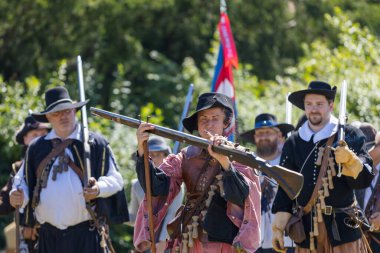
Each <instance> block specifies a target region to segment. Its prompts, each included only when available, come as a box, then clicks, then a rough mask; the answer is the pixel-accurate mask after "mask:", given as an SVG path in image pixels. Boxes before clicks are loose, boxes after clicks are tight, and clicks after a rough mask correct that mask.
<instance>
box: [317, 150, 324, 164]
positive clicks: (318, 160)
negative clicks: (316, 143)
mask: <svg viewBox="0 0 380 253" xmlns="http://www.w3.org/2000/svg"><path fill="white" fill-rule="evenodd" d="M324 151H325V148H324V147H319V151H318V158H317V161H315V165H318V166H319V165H321V164H322V157H323V152H324Z"/></svg>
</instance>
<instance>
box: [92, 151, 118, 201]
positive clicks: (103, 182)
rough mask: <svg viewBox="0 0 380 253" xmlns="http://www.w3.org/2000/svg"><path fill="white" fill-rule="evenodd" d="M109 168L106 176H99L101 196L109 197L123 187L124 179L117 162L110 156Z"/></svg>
mask: <svg viewBox="0 0 380 253" xmlns="http://www.w3.org/2000/svg"><path fill="white" fill-rule="evenodd" d="M108 159H109V169H108V173H107V175H106V176H102V177H99V179H98V186H99V198H107V197H109V196H111V195H113V194H115V193H116V192H118V191H121V190H122V189H123V185H124V181H123V178H122V176H121V174H120V172H119V171H117V169H116V164H115V162H114V160H113V158H112V157H111V155H110V156H109V158H108Z"/></svg>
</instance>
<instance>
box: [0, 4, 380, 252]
mask: <svg viewBox="0 0 380 253" xmlns="http://www.w3.org/2000/svg"><path fill="white" fill-rule="evenodd" d="M218 5H219V2H218V1H202V0H192V1H189V0H185V1H172V0H171V1H163V0H159V1H154V2H152V1H147V0H121V1H116V0H79V1H72V0H69V1H64V2H54V1H48V0H39V1H32V2H30V1H26V0H21V1H2V2H0V59H1V61H0V73H1V77H0V90H1V94H0V113H1V117H0V144H1V146H0V155H1V157H2V159H1V161H0V168H1V176H0V183H3V182H5V180H6V179H7V176H8V173H9V169H10V164H11V162H12V161H15V160H18V159H19V157H20V154H21V152H20V151H21V150H20V147H18V146H17V145H16V144H15V141H14V134H15V132H16V130H17V129H18V128H19V126H20V125H21V123H22V121H23V119H24V118H25V116H26V115H27V113H28V110H29V109H32V110H34V111H40V110H42V109H43V108H44V98H43V92H44V91H45V90H46V89H47V88H49V87H53V86H56V85H65V86H66V87H67V88H68V89H69V91H70V94H71V96H72V98H73V99H77V98H78V91H77V84H76V83H77V73H76V72H77V70H76V61H75V60H76V56H77V55H78V54H81V55H82V59H83V68H84V78H85V86H86V96H87V98H90V102H89V106H96V107H99V108H104V109H106V110H110V111H113V112H116V113H121V114H124V115H127V116H131V117H137V115H138V114H140V115H142V119H143V120H144V119H146V117H147V116H148V115H153V116H154V117H152V118H151V120H150V121H151V122H153V123H155V124H159V125H163V126H167V127H171V128H174V129H175V128H177V126H178V123H179V121H180V115H181V112H182V107H183V104H184V102H185V94H186V93H187V89H188V86H189V84H190V83H193V84H194V86H195V92H194V95H193V101H196V97H197V96H198V95H199V94H200V93H203V92H206V91H209V90H210V86H211V85H210V83H211V80H212V76H213V74H214V65H215V62H216V56H217V53H218V48H219V41H218V38H217V33H216V25H217V22H218V19H219V6H218ZM335 6H340V7H342V9H343V10H344V12H343V11H342V10H340V9H339V8H335ZM378 8H379V4H378V3H377V2H376V1H365V0H358V1H349V0H333V1H324V0H310V1H299V0H294V1H277V0H268V1H251V0H236V1H229V2H228V14H229V16H230V19H231V25H232V30H233V33H234V37H235V40H236V45H237V50H238V53H239V59H240V65H239V69H238V70H235V71H234V74H235V86H236V97H237V105H238V113H239V117H238V122H239V130H240V132H242V131H243V130H247V129H251V128H252V126H253V123H254V118H255V117H256V115H257V114H259V113H262V112H270V113H274V114H276V115H277V117H278V119H279V121H284V120H285V101H286V96H287V93H288V92H291V91H295V90H299V89H303V88H305V87H306V85H307V83H308V82H309V81H311V80H314V79H322V80H326V81H328V82H330V83H331V84H334V85H337V86H338V90H339V88H340V84H341V82H342V80H343V79H346V80H347V81H348V83H349V98H348V112H349V113H350V121H352V120H357V119H359V120H365V121H369V122H372V123H374V124H375V125H376V126H379V125H380V124H379V123H380V122H379V118H378V117H377V115H378V113H379V110H380V108H379V107H380V106H379V104H380V103H379V102H380V101H379V91H378V90H379V84H378V83H379V78H380V77H379V75H380V74H379V73H380V71H379V67H378V66H379V54H380V51H379V50H380V47H379V46H380V45H379V41H378V39H377V37H376V33H375V32H378V31H379V29H378V27H379V24H380V18H379V16H378V15H375V13H377V12H376V10H377V9H378ZM351 20H354V21H351ZM363 25H368V27H369V28H366V27H365V26H363ZM336 102H337V103H338V102H339V98H337V101H336ZM194 108H195V104H192V105H191V110H190V113H191V111H193V109H194ZM335 108H337V106H336V107H335ZM301 113H302V112H301V111H300V110H298V109H295V108H294V109H293V122H294V123H295V122H296V120H297V118H298V117H299V116H300V115H301ZM335 113H336V114H337V113H338V111H337V110H336V111H335ZM89 123H90V129H91V130H95V131H98V132H100V133H102V134H103V135H104V136H105V137H106V138H107V139H108V140H109V141H110V145H111V147H112V148H113V151H114V153H115V156H116V158H117V161H118V165H119V168H120V170H121V172H122V174H123V177H124V179H125V187H126V192H127V196H128V197H129V191H130V185H129V183H130V180H131V179H132V178H133V177H135V176H136V175H135V172H134V162H133V159H132V158H131V155H132V153H133V152H135V150H136V138H135V130H134V129H131V128H129V127H126V126H123V125H120V124H116V123H114V122H111V121H108V120H105V119H101V118H95V117H90V118H89ZM6 219H8V220H9V217H7V218H6ZM8 220H6V221H8ZM0 222H4V219H2V220H1V221H0ZM131 230H132V229H131V228H127V227H125V226H124V225H121V226H117V227H115V229H114V230H113V232H112V233H113V234H112V236H113V240H114V242H115V247H116V248H117V250H118V251H121V252H124V251H126V250H127V249H130V248H131V238H132V234H131V233H132V231H131ZM0 246H2V244H1V241H0Z"/></svg>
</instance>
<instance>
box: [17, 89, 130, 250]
mask: <svg viewBox="0 0 380 253" xmlns="http://www.w3.org/2000/svg"><path fill="white" fill-rule="evenodd" d="M45 102H46V108H45V110H44V111H42V112H41V113H33V114H32V116H33V118H35V119H36V120H37V121H39V122H49V123H50V124H51V126H52V131H51V132H50V133H48V134H47V135H46V136H43V137H40V138H38V139H35V141H34V142H32V143H31V144H30V145H29V148H28V150H27V154H26V157H25V163H24V164H23V165H22V167H21V169H20V170H19V172H18V173H17V175H16V176H15V182H14V184H13V189H12V191H11V193H10V203H11V205H12V206H14V207H21V208H20V212H21V211H22V210H23V211H24V215H23V219H22V222H21V223H22V224H23V225H27V226H30V227H33V226H35V225H36V224H40V232H39V239H38V250H37V252H39V253H47V252H49V253H50V252H55V253H65V252H73V253H87V252H88V253H90V252H91V253H98V252H99V253H100V252H105V251H104V246H105V245H104V244H105V243H106V242H105V240H106V239H107V238H104V233H103V231H99V230H100V229H102V228H105V227H106V225H105V226H103V225H104V224H103V220H106V221H107V222H116V223H120V222H124V221H126V220H128V210H127V205H126V199H125V195H124V190H123V179H122V177H121V175H120V173H119V171H118V169H117V166H116V163H115V160H114V157H113V155H112V151H111V149H110V147H109V145H108V142H107V141H106V140H105V139H104V138H103V137H102V136H100V135H98V134H95V133H92V132H90V134H89V144H90V151H91V154H90V159H91V178H90V179H89V182H84V181H83V178H84V172H85V170H84V168H83V164H84V162H83V157H84V151H83V142H82V138H81V127H80V124H79V123H78V122H77V120H76V117H75V113H76V112H77V110H79V108H81V107H82V106H84V105H85V104H86V103H87V102H88V101H85V102H74V101H72V100H71V98H70V96H69V93H68V92H67V90H66V89H65V88H64V87H56V88H53V89H50V90H48V91H47V92H46V93H45ZM91 210H95V211H96V214H97V218H98V219H96V220H97V222H95V221H93V213H92V211H91ZM94 224H96V226H95V225H94ZM98 224H100V225H101V227H100V226H99V225H98ZM99 232H102V233H99ZM107 252H108V251H107Z"/></svg>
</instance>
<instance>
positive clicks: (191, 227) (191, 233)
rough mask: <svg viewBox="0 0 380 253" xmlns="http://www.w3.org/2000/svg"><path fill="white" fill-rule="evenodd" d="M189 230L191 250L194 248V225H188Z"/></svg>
mask: <svg viewBox="0 0 380 253" xmlns="http://www.w3.org/2000/svg"><path fill="white" fill-rule="evenodd" d="M187 230H188V232H187V233H188V234H189V237H188V238H189V243H188V245H189V248H192V247H194V240H193V225H187Z"/></svg>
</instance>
